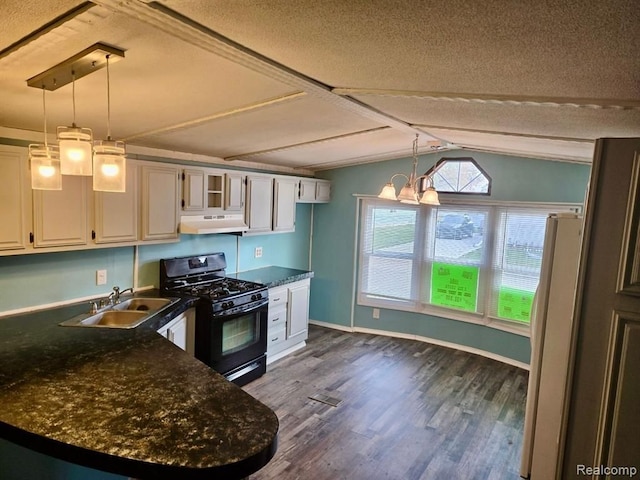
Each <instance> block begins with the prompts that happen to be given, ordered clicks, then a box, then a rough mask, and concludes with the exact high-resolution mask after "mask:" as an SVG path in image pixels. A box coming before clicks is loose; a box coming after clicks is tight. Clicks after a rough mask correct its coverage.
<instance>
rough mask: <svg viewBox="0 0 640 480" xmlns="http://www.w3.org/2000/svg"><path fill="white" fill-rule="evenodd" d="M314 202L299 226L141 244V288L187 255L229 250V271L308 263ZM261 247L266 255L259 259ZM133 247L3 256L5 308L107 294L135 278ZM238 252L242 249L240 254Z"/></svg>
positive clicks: (0, 285)
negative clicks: (164, 263) (169, 261)
mask: <svg viewBox="0 0 640 480" xmlns="http://www.w3.org/2000/svg"><path fill="white" fill-rule="evenodd" d="M310 230H311V205H310V204H298V205H297V207H296V231H295V232H293V233H277V234H270V235H256V236H251V237H249V236H247V237H238V236H236V235H226V234H225V235H222V234H216V235H181V236H180V241H179V242H177V243H163V244H155V245H141V246H140V247H138V282H137V285H136V287H145V286H151V285H153V286H158V275H159V272H158V265H159V264H158V260H159V259H161V258H170V257H177V256H183V255H195V254H202V253H211V252H224V253H225V255H226V258H227V273H234V272H236V271H244V270H251V269H254V268H260V267H266V266H269V265H278V266H283V267H291V268H300V269H306V268H308V266H309V237H310ZM255 247H262V249H263V254H262V257H261V258H254V249H255ZM134 253H135V252H134V247H119V248H101V249H93V250H79V251H73V252H60V253H40V254H30V255H15V256H5V257H0V312H3V311H7V310H14V309H19V308H26V307H34V306H38V305H43V304H48V303H54V302H62V301H67V300H73V299H77V298H83V297H95V296H101V295H104V294H108V293H109V291H110V290H111V287H112V286H113V285H118V286H120V287H121V288H127V287H130V286H133V283H134ZM238 253H239V254H238ZM101 269H106V270H107V284H106V285H100V286H97V285H96V270H101Z"/></svg>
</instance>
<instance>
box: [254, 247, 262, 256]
mask: <svg viewBox="0 0 640 480" xmlns="http://www.w3.org/2000/svg"><path fill="white" fill-rule="evenodd" d="M254 256H255V257H256V258H260V257H262V247H256V250H255V252H254Z"/></svg>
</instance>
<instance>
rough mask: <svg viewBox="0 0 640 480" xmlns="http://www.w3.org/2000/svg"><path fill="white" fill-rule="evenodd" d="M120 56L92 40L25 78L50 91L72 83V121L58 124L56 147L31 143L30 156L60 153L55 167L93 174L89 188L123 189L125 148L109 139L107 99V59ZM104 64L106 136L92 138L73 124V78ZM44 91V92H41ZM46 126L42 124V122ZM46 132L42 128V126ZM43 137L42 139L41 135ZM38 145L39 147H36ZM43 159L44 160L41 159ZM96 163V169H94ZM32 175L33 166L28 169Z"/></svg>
mask: <svg viewBox="0 0 640 480" xmlns="http://www.w3.org/2000/svg"><path fill="white" fill-rule="evenodd" d="M122 58H124V51H123V50H120V49H118V48H115V47H111V46H109V45H106V44H104V43H96V44H94V45H92V46H90V47H89V48H86V49H85V50H83V51H82V52H80V53H78V54H77V55H74V56H73V57H71V58H68V59H67V60H64V61H62V62H60V63H59V64H58V65H56V66H54V67H51V68H50V69H48V70H46V71H44V72H42V73H39V74H38V75H35V76H33V77H31V78H30V79H28V80H27V85H29V86H30V87H37V88H42V89H43V90H50V91H54V90H57V89H58V88H60V87H63V86H64V85H67V84H69V83H72V84H73V91H72V99H73V123H72V125H71V127H58V141H59V144H60V147H59V149H58V147H57V146H53V145H50V146H49V145H46V141H45V146H44V147H43V146H36V145H34V146H33V147H34V149H33V152H31V150H30V153H29V156H30V158H32V159H39V158H43V159H46V158H49V157H51V158H53V157H55V159H56V160H58V156H57V155H58V152H59V154H60V156H61V157H62V158H61V159H60V160H58V164H57V165H58V170H61V171H62V174H63V175H87V176H89V175H93V177H94V178H93V189H94V190H98V191H106V192H124V191H125V177H124V176H125V164H124V162H125V157H124V153H125V149H124V142H115V141H113V140H111V131H110V129H111V128H110V116H111V113H110V102H109V100H110V99H109V96H110V92H109V60H111V62H112V63H113V62H114V61H117V60H120V59H122ZM103 67H107V130H108V132H107V133H108V137H107V140H99V141H96V142H93V134H92V132H91V129H89V128H80V127H78V126H77V125H76V123H75V122H76V91H75V81H76V80H77V79H79V78H82V77H84V76H85V75H89V74H90V73H92V72H95V71H97V70H100V69H101V68H103ZM43 95H44V93H43ZM45 129H46V125H45ZM45 136H46V130H45ZM45 140H46V139H45ZM92 143H93V145H92ZM36 147H40V148H36ZM43 161H44V160H43ZM96 166H97V167H98V169H97V170H96ZM32 175H33V169H32ZM34 188H36V187H34Z"/></svg>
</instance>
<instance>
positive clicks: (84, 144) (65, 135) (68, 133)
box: [57, 70, 93, 176]
mask: <svg viewBox="0 0 640 480" xmlns="http://www.w3.org/2000/svg"><path fill="white" fill-rule="evenodd" d="M71 79H72V80H71V85H72V95H71V98H72V101H73V122H72V124H71V126H70V127H58V135H57V136H58V145H59V146H60V170H61V171H62V174H63V175H85V176H90V175H91V174H92V173H93V172H92V170H93V166H92V159H91V147H92V142H93V133H92V132H91V129H90V128H81V127H78V126H77V125H76V75H75V71H73V70H72V71H71Z"/></svg>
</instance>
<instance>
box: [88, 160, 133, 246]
mask: <svg viewBox="0 0 640 480" xmlns="http://www.w3.org/2000/svg"><path fill="white" fill-rule="evenodd" d="M126 182H127V183H126V190H125V191H124V192H118V193H115V192H94V202H95V208H94V212H95V215H94V229H93V236H94V239H95V242H96V243H122V242H126V243H130V242H135V241H137V240H138V217H139V209H138V165H137V164H136V163H135V162H132V161H131V160H127V168H126Z"/></svg>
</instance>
